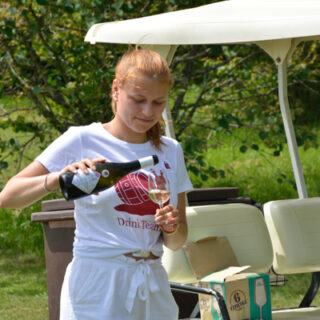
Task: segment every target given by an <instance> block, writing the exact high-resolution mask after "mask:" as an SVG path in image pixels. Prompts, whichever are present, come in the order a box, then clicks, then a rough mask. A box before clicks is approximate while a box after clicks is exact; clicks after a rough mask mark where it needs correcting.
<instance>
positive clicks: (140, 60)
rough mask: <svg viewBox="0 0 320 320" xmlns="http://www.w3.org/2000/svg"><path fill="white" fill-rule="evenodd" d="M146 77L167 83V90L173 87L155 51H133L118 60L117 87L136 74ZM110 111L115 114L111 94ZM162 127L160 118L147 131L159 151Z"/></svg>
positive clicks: (165, 65) (165, 68) (165, 66)
mask: <svg viewBox="0 0 320 320" xmlns="http://www.w3.org/2000/svg"><path fill="white" fill-rule="evenodd" d="M138 73H140V74H143V75H146V76H148V77H150V78H152V79H155V80H158V81H161V82H164V83H167V84H168V86H169V89H171V88H172V86H173V78H172V75H171V72H170V69H169V66H168V64H167V62H166V61H165V60H164V59H163V58H162V57H161V56H160V55H159V54H158V53H157V52H155V51H151V50H143V49H135V50H132V51H129V52H127V53H126V54H124V55H123V56H122V58H121V59H120V60H119V62H118V64H117V66H116V70H115V79H117V80H118V83H119V86H120V87H121V86H123V85H124V83H125V81H126V80H127V79H129V78H135V77H136V76H137V74H138ZM111 98H112V102H111V105H112V111H113V113H114V114H116V112H117V104H116V101H115V100H114V99H113V97H112V94H111ZM163 127H164V120H163V118H162V117H161V119H160V121H159V122H157V123H156V124H155V125H154V126H153V127H152V128H151V129H149V130H148V131H147V139H148V140H150V141H151V143H152V144H153V145H154V146H155V147H156V148H157V149H158V150H160V149H161V144H163V142H162V141H161V135H162V131H163Z"/></svg>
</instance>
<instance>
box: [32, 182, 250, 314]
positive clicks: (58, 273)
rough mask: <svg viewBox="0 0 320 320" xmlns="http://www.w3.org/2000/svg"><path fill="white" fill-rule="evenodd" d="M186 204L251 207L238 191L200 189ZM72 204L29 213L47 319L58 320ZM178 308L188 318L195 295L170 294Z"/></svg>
mask: <svg viewBox="0 0 320 320" xmlns="http://www.w3.org/2000/svg"><path fill="white" fill-rule="evenodd" d="M187 198H188V205H189V206H198V205H208V204H221V203H233V202H243V203H250V204H252V200H251V199H250V198H239V197H238V188H234V187H230V188H203V189H194V190H192V191H190V192H188V193H187ZM73 210H74V203H73V202H72V201H66V200H64V199H56V200H47V201H43V202H42V212H36V213H32V215H31V220H32V221H33V222H40V223H42V226H43V234H44V245H45V258H46V269H47V286H48V304H49V319H50V320H59V311H60V292H61V287H62V282H63V278H64V274H65V270H66V267H67V265H68V264H69V262H70V261H71V260H72V248H73V239H74V230H75V222H74V212H73ZM173 295H174V297H175V300H176V302H177V304H178V306H179V310H180V312H179V318H185V317H188V316H189V315H190V314H191V312H192V310H193V308H194V306H195V305H196V303H197V301H198V297H197V295H190V294H186V293H183V292H177V291H176V292H173Z"/></svg>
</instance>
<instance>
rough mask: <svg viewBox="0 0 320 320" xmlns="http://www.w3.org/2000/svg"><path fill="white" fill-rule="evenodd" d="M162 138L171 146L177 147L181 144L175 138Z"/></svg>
mask: <svg viewBox="0 0 320 320" xmlns="http://www.w3.org/2000/svg"><path fill="white" fill-rule="evenodd" d="M161 140H162V142H163V143H164V144H165V145H167V146H168V147H171V148H176V147H178V146H179V145H180V143H179V142H178V141H177V140H176V139H173V138H170V137H167V136H162V137H161Z"/></svg>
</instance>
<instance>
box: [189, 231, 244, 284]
mask: <svg viewBox="0 0 320 320" xmlns="http://www.w3.org/2000/svg"><path fill="white" fill-rule="evenodd" d="M184 252H185V254H186V256H187V258H188V261H189V263H190V266H191V268H192V271H193V273H194V275H195V276H196V278H197V279H199V280H200V279H201V278H203V277H204V276H206V275H208V274H211V273H212V272H215V271H219V270H222V269H225V268H227V267H229V266H238V265H239V264H238V261H237V258H236V256H235V254H234V252H233V250H232V247H231V245H230V243H229V240H228V238H227V237H206V238H203V239H200V240H198V241H195V242H189V243H187V244H186V245H184Z"/></svg>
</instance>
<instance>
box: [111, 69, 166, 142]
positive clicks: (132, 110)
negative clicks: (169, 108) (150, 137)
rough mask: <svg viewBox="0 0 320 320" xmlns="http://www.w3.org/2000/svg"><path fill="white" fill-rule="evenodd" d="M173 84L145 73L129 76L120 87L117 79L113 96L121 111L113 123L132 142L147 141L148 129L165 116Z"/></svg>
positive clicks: (124, 138)
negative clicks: (170, 84) (170, 85)
mask: <svg viewBox="0 0 320 320" xmlns="http://www.w3.org/2000/svg"><path fill="white" fill-rule="evenodd" d="M168 93H169V85H168V84H167V83H165V82H162V81H159V80H157V79H152V78H150V77H148V76H145V75H143V74H137V76H136V77H135V78H129V79H127V80H126V81H125V83H124V84H123V85H122V86H121V87H120V86H119V82H118V81H117V80H114V82H113V99H114V100H115V102H116V105H117V110H116V115H115V118H114V121H113V125H116V126H117V127H116V128H115V129H116V130H117V132H121V138H122V139H123V140H126V141H128V142H136V143H141V142H145V141H146V132H147V131H148V130H149V129H150V128H152V127H153V126H154V125H155V124H156V123H157V122H158V121H159V120H160V118H161V114H162V112H163V110H164V108H165V106H166V102H167V98H168Z"/></svg>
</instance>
